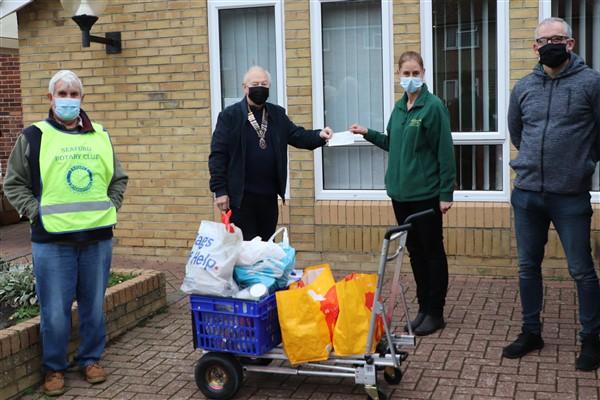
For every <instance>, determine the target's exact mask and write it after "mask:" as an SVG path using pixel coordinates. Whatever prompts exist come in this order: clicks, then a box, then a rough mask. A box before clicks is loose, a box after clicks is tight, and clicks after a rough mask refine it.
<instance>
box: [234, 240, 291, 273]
mask: <svg viewBox="0 0 600 400" xmlns="http://www.w3.org/2000/svg"><path fill="white" fill-rule="evenodd" d="M284 256H285V251H283V249H282V248H281V247H280V246H279V245H278V244H277V243H273V240H271V239H269V241H267V242H263V241H262V240H261V238H260V236H257V237H255V238H254V239H252V240H248V241H243V242H242V247H241V250H240V254H239V256H238V259H237V262H236V265H241V266H251V265H254V264H256V263H257V262H259V261H261V260H265V259H269V258H274V259H276V260H280V259H282V258H283V257H284Z"/></svg>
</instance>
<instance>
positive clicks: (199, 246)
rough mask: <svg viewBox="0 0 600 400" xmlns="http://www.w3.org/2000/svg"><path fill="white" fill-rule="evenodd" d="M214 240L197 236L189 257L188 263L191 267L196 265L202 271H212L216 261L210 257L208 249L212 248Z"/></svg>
mask: <svg viewBox="0 0 600 400" xmlns="http://www.w3.org/2000/svg"><path fill="white" fill-rule="evenodd" d="M213 241H214V239H213V238H210V237H206V236H197V237H196V242H195V243H194V249H195V250H196V251H194V252H192V254H191V256H190V260H189V263H190V264H191V265H197V266H199V267H202V268H204V269H212V268H213V267H214V266H215V265H216V264H217V260H215V259H214V258H212V257H211V254H210V249H209V247H211V246H212V244H213Z"/></svg>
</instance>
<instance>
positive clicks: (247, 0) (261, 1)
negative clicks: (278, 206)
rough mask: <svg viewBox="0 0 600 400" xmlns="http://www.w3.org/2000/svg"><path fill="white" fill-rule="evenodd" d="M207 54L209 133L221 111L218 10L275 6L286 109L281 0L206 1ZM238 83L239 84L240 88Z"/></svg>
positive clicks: (280, 89)
mask: <svg viewBox="0 0 600 400" xmlns="http://www.w3.org/2000/svg"><path fill="white" fill-rule="evenodd" d="M207 6H208V52H209V53H208V54H209V66H210V114H211V127H212V131H214V130H215V127H216V125H217V118H218V117H219V113H220V112H221V111H222V108H221V53H220V42H219V10H222V9H232V8H249V7H271V6H272V7H275V10H274V12H275V52H276V65H277V67H276V68H277V103H278V104H279V105H280V106H281V107H283V108H286V109H287V91H286V84H285V82H286V79H285V46H284V43H285V36H284V10H283V7H282V1H281V0H208V4H207ZM241 84H242V83H241V82H240V85H241ZM289 171H290V165H289V157H288V165H287V172H288V173H287V184H286V188H285V194H284V196H285V198H286V199H289V198H290V174H289Z"/></svg>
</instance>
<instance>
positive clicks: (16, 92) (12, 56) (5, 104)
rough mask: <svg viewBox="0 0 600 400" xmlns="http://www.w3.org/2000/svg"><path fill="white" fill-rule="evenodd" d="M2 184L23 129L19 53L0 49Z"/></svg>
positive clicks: (0, 165) (0, 167)
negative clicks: (11, 152)
mask: <svg viewBox="0 0 600 400" xmlns="http://www.w3.org/2000/svg"><path fill="white" fill-rule="evenodd" d="M0 76H1V77H2V78H1V79H0V171H2V175H1V176H0V184H1V183H2V181H3V180H4V177H5V176H6V162H7V160H8V156H9V155H10V151H11V150H12V147H13V145H14V143H15V140H16V139H17V136H18V135H19V133H20V132H21V129H23V112H22V110H21V85H20V77H19V53H18V52H17V51H16V50H13V49H0Z"/></svg>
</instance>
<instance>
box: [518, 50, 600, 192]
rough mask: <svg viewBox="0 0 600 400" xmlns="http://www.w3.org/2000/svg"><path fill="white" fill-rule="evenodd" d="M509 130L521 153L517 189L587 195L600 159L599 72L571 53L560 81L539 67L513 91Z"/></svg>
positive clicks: (560, 75) (559, 76)
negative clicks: (585, 193)
mask: <svg viewBox="0 0 600 400" xmlns="http://www.w3.org/2000/svg"><path fill="white" fill-rule="evenodd" d="M508 129H509V131H510V139H511V141H512V144H513V145H514V146H515V147H516V148H517V149H518V150H519V154H518V156H517V158H515V159H514V160H512V161H511V162H510V166H511V167H512V169H514V171H515V172H516V174H517V177H516V179H515V182H514V184H515V186H516V187H517V188H519V189H523V190H530V191H535V192H549V193H559V194H576V193H583V192H586V191H588V190H590V189H591V177H592V175H593V173H594V169H595V166H596V161H598V156H599V155H600V151H599V149H600V148H599V145H600V138H599V137H600V72H598V71H595V70H593V69H591V68H590V67H588V66H587V65H585V63H584V62H583V60H582V59H581V57H579V56H578V55H577V54H575V53H571V57H570V61H569V64H568V65H567V67H566V68H565V69H564V70H563V71H562V72H561V73H560V74H559V75H557V76H556V77H555V78H551V77H550V76H549V75H548V74H546V73H545V72H544V69H543V66H542V65H541V64H537V65H536V66H535V68H534V69H533V72H532V73H530V74H529V75H527V76H525V77H524V78H523V79H521V80H520V81H519V82H518V83H517V84H516V85H515V87H514V89H513V91H512V93H511V96H510V105H509V108H508Z"/></svg>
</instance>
